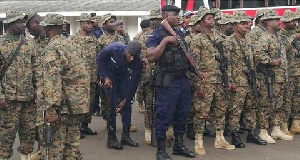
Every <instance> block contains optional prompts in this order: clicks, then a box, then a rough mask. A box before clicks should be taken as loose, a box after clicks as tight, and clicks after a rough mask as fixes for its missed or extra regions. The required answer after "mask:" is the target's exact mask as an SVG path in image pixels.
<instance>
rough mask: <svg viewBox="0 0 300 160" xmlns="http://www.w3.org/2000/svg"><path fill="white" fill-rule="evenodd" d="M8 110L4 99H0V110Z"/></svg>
mask: <svg viewBox="0 0 300 160" xmlns="http://www.w3.org/2000/svg"><path fill="white" fill-rule="evenodd" d="M7 108H8V105H7V103H6V101H5V99H1V100H0V109H7Z"/></svg>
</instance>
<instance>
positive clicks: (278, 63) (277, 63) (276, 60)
mask: <svg viewBox="0 0 300 160" xmlns="http://www.w3.org/2000/svg"><path fill="white" fill-rule="evenodd" d="M274 65H275V66H280V65H281V58H276V59H275V60H274Z"/></svg>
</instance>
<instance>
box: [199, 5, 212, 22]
mask: <svg viewBox="0 0 300 160" xmlns="http://www.w3.org/2000/svg"><path fill="white" fill-rule="evenodd" d="M207 14H213V15H215V14H214V13H213V12H212V11H211V10H209V9H207V8H205V7H204V6H200V7H199V9H198V12H197V15H198V16H199V20H201V19H202V18H203V17H204V16H205V15H207Z"/></svg>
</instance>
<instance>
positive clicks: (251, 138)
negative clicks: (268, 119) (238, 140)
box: [247, 130, 267, 145]
mask: <svg viewBox="0 0 300 160" xmlns="http://www.w3.org/2000/svg"><path fill="white" fill-rule="evenodd" d="M247 143H255V144H258V145H267V141H265V140H262V139H260V137H259V136H258V135H257V134H256V132H255V130H249V131H248V136H247Z"/></svg>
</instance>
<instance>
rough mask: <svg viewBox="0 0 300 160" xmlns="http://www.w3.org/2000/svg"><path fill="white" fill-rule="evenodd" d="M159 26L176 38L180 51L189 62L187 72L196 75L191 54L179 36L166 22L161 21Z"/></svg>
mask: <svg viewBox="0 0 300 160" xmlns="http://www.w3.org/2000/svg"><path fill="white" fill-rule="evenodd" d="M161 25H162V26H163V27H164V28H165V30H167V32H169V33H170V34H171V35H172V36H174V37H176V38H177V41H178V43H179V45H180V47H181V49H182V50H183V52H184V53H185V57H186V59H187V61H188V62H189V65H190V67H189V70H190V72H192V73H194V74H195V75H198V71H197V69H196V67H195V62H194V60H193V58H192V56H191V53H190V52H188V50H187V48H186V46H185V44H184V42H183V41H182V39H181V38H180V36H179V35H177V34H176V32H175V31H174V30H173V29H172V27H171V26H170V24H169V23H168V21H167V20H163V21H162V22H161Z"/></svg>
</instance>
